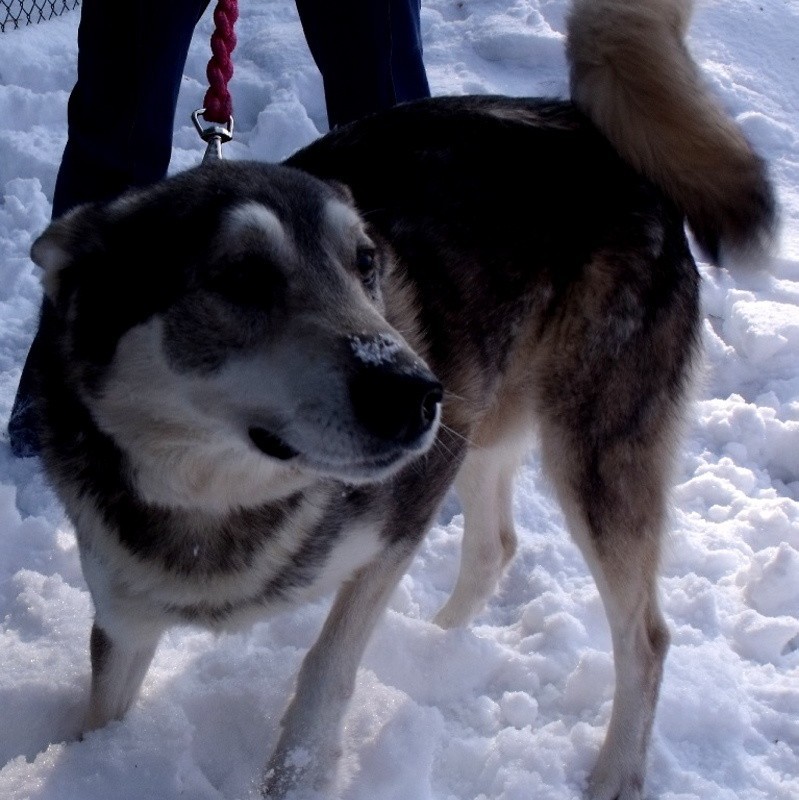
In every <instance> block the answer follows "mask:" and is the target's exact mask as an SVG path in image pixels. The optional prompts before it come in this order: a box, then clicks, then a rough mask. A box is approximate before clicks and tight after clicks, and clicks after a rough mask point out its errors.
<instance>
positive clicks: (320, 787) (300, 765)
mask: <svg viewBox="0 0 799 800" xmlns="http://www.w3.org/2000/svg"><path fill="white" fill-rule="evenodd" d="M323 749H324V748H323ZM327 750H328V752H325V753H320V752H317V753H312V752H310V751H309V750H307V749H306V748H303V747H294V748H292V749H287V750H283V749H278V750H277V751H276V752H275V753H274V755H273V756H272V758H271V759H270V760H269V765H268V766H267V768H266V769H265V770H264V774H263V778H262V780H261V785H260V793H261V796H262V797H264V798H266V799H267V800H330V795H329V794H326V793H325V790H326V788H327V787H328V784H329V782H330V775H331V773H332V772H333V771H334V770H335V764H336V761H337V760H338V755H339V750H338V748H328V749H327Z"/></svg>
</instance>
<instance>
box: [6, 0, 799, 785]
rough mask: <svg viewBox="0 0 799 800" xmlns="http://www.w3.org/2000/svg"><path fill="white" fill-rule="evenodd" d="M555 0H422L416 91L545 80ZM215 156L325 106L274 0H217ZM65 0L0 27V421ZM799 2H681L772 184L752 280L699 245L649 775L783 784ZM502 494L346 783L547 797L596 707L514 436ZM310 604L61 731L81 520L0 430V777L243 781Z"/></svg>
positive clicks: (599, 723) (351, 723)
mask: <svg viewBox="0 0 799 800" xmlns="http://www.w3.org/2000/svg"><path fill="white" fill-rule="evenodd" d="M566 8H567V2H566V0H511V2H507V1H506V0H424V10H423V24H424V37H425V47H426V50H425V53H426V61H427V64H428V70H429V77H430V82H431V85H432V88H433V91H434V93H435V94H464V93H486V92H503V93H506V94H514V95H521V94H554V95H561V96H563V95H565V94H566V90H567V77H566V67H565V61H564V55H563V44H564V43H563V30H564V15H565V12H566ZM240 9H241V19H240V22H239V25H238V28H237V32H238V35H239V45H238V48H237V50H236V52H235V56H234V59H235V67H236V73H235V77H234V80H233V82H232V84H231V90H232V93H233V102H234V109H235V111H234V113H235V116H236V130H237V137H236V140H235V141H234V142H233V143H232V144H230V145H228V146H227V147H228V149H227V151H226V155H227V156H228V157H238V156H242V157H255V158H260V159H266V160H277V159H280V158H283V157H284V156H285V155H287V154H288V153H290V152H291V151H293V150H295V149H296V148H298V147H299V146H301V145H303V144H305V143H306V142H308V141H310V140H311V139H313V138H315V137H316V136H318V135H319V134H320V133H321V132H323V131H324V119H325V117H324V98H323V94H322V88H321V81H320V78H319V76H318V73H317V72H316V70H315V68H314V65H313V62H312V61H311V59H310V56H309V54H308V51H307V49H306V46H305V42H304V40H303V37H302V33H301V30H300V27H299V23H298V21H297V17H296V12H295V10H294V5H293V3H290V2H287V1H286V0H240ZM77 24H78V14H77V13H72V14H68V15H65V16H63V17H61V18H59V19H56V20H52V21H50V22H48V23H45V24H40V25H37V26H31V27H28V28H24V29H21V30H18V31H12V32H9V33H5V34H2V35H0V198H2V199H1V200H0V424H1V425H2V427H3V429H4V428H5V421H6V419H7V416H8V412H9V410H10V407H11V403H12V400H13V396H14V391H15V388H16V383H17V380H18V377H19V372H20V368H21V365H22V363H23V360H24V356H25V352H26V349H27V346H28V343H29V341H30V339H31V337H32V335H33V331H34V325H35V318H36V312H37V307H38V303H39V297H40V289H39V284H38V277H37V274H36V269H35V268H34V267H33V265H32V263H31V262H30V260H29V258H28V250H29V247H30V244H31V242H32V240H33V238H34V237H35V236H36V235H37V234H38V233H39V232H40V231H41V230H42V229H43V228H44V227H45V225H46V223H47V221H48V219H49V215H50V200H51V197H52V188H53V181H54V178H55V172H56V169H57V166H58V162H59V158H60V154H61V149H62V147H63V144H64V136H65V117H66V101H67V96H68V92H69V89H70V88H71V85H72V82H73V80H74V64H75V55H76V42H75V39H76V29H77ZM210 31H211V20H210V15H207V16H206V18H205V19H204V20H203V21H202V23H201V24H200V26H199V28H198V32H197V36H196V38H195V42H194V45H193V48H192V52H191V55H190V58H189V61H188V64H187V68H186V78H185V82H184V86H183V90H182V93H181V97H180V106H179V111H178V119H177V127H176V136H175V152H174V159H173V169H174V170H179V169H182V168H184V167H188V166H190V165H193V164H195V163H197V162H198V161H199V159H200V157H201V153H202V144H201V142H200V141H199V139H198V138H197V136H196V133H195V131H194V129H193V127H192V125H191V122H190V113H191V111H192V110H194V108H196V107H197V106H199V105H200V104H201V102H202V97H203V95H204V92H205V88H206V85H205V78H204V69H205V64H206V61H207V60H208V57H209V45H208V37H209V35H210ZM798 42H799V0H704V2H701V4H700V7H699V9H698V11H697V14H696V16H695V20H694V24H693V27H692V29H691V34H690V39H689V43H690V47H691V50H692V52H693V53H694V55H695V57H696V58H697V60H698V61H699V62H700V64H701V65H702V68H703V70H704V72H705V75H706V76H707V79H708V81H709V82H710V85H711V87H712V89H713V90H714V92H716V93H717V95H718V97H719V98H720V100H721V101H722V103H723V104H724V106H725V107H726V108H727V109H728V110H729V112H730V113H731V114H733V115H734V116H735V117H736V118H737V119H738V120H739V121H740V123H741V124H742V125H743V127H744V129H745V131H746V133H747V135H748V136H749V137H750V138H751V140H752V141H753V142H754V143H755V145H756V146H757V147H758V148H759V149H760V151H761V152H762V153H763V155H764V156H766V158H767V159H768V160H769V161H770V163H771V167H772V172H773V176H774V180H775V182H776V185H777V188H778V192H779V197H780V201H781V204H782V210H783V228H782V235H781V240H780V247H779V253H778V256H777V263H776V270H775V275H774V277H759V278H750V279H748V280H747V281H746V282H744V281H743V279H741V278H738V277H734V276H731V275H730V274H728V273H727V272H725V271H718V270H715V269H712V268H710V267H708V266H706V265H702V266H701V269H702V274H703V277H704V302H705V308H706V321H705V328H704V339H705V345H706V352H707V370H706V373H705V376H704V380H703V382H702V385H701V386H699V388H698V391H697V399H696V403H695V405H694V406H693V409H692V414H691V418H690V423H691V424H690V427H689V430H688V435H687V440H686V445H685V448H684V450H683V451H682V457H681V460H680V464H679V472H678V483H677V486H676V490H675V494H674V497H675V505H674V514H673V525H672V531H671V535H670V540H669V543H668V546H667V550H666V556H665V560H664V564H663V579H662V594H663V606H664V610H665V613H666V615H667V618H668V622H669V625H670V627H671V630H672V633H673V646H672V648H671V651H670V654H669V658H668V661H667V665H666V673H665V680H664V684H663V691H662V696H661V700H660V705H659V709H658V714H657V718H656V722H655V729H654V737H653V743H652V751H651V767H650V771H649V779H648V784H647V786H648V789H647V792H648V796H649V797H652V798H661V800H700V799H701V800H796V798H797V797H799V228H797V222H799V63H798V62H797V59H798V58H799V56H797V43H798ZM515 512H516V519H517V522H518V527H519V533H520V537H521V546H520V552H519V555H518V558H517V559H516V561H515V563H514V564H513V565H512V567H511V568H510V570H509V572H508V574H507V576H506V578H505V579H504V581H503V582H502V585H501V587H500V591H499V593H498V594H497V596H496V597H495V598H494V599H493V600H492V602H491V603H490V605H489V606H488V608H487V609H486V610H485V612H484V613H482V614H481V615H480V617H479V618H478V619H477V620H476V622H475V624H474V625H473V626H472V627H471V628H469V629H468V630H460V631H455V632H443V631H441V630H439V629H438V628H437V627H435V626H434V625H432V624H431V623H430V622H429V620H430V619H431V617H432V615H433V614H434V612H435V611H436V610H437V609H438V607H439V606H440V605H441V603H442V602H443V601H444V599H445V597H446V596H447V593H448V591H449V589H450V588H451V586H452V584H453V581H454V578H455V574H456V569H457V560H458V548H459V540H460V534H461V529H462V516H461V514H460V510H459V508H458V506H457V504H456V502H455V501H454V500H453V501H451V502H449V503H448V504H447V505H446V507H445V509H444V512H443V513H442V515H441V518H440V520H439V523H438V524H437V525H436V526H435V527H434V528H433V530H432V531H431V533H430V535H429V537H428V539H427V542H426V544H425V545H424V547H423V549H422V551H421V552H420V554H419V556H418V558H417V559H416V561H415V563H414V564H413V567H412V569H411V571H410V573H409V574H408V575H407V576H406V577H405V578H404V580H403V581H402V584H401V586H400V588H399V589H398V591H397V592H396V594H395V596H394V598H393V600H392V602H391V607H390V611H389V612H388V614H387V615H386V617H385V618H384V620H383V621H382V623H381V624H380V625H379V627H378V629H377V631H376V634H375V636H374V639H373V641H372V643H371V646H370V647H369V649H368V651H367V654H366V657H365V659H364V661H363V666H362V669H361V671H360V674H359V680H358V685H357V690H356V693H355V696H354V699H353V703H352V707H351V712H350V714H349V717H348V720H347V726H346V732H345V752H344V757H343V762H342V770H341V775H340V777H339V793H340V795H341V797H342V798H345V799H346V800H395V799H396V800H531V798H535V799H536V800H566V799H567V798H574V797H576V796H578V795H579V792H580V790H581V787H582V784H583V781H584V779H585V776H586V774H587V772H588V771H589V769H590V768H591V766H592V763H593V760H594V758H595V755H596V751H597V748H598V746H599V744H600V741H601V739H602V736H603V732H604V728H605V725H606V724H607V722H608V717H609V712H610V706H611V691H612V677H613V665H612V661H611V656H610V642H609V634H608V630H607V626H606V622H605V619H604V615H603V611H602V608H601V605H600V601H599V597H598V595H597V592H596V589H595V588H594V585H593V583H592V580H591V578H590V577H589V575H588V572H587V570H586V567H585V565H584V563H583V561H582V560H581V557H580V555H579V553H578V551H577V550H576V548H575V547H574V545H572V543H571V542H570V541H569V538H568V536H567V535H566V534H565V533H564V530H563V521H562V518H561V516H560V512H559V510H558V507H557V505H556V503H555V502H554V499H553V498H552V496H551V495H550V493H549V491H548V489H547V487H546V486H545V485H544V484H543V483H542V481H541V471H540V466H539V462H538V460H537V458H536V457H535V456H532V457H531V458H530V460H529V461H528V462H527V464H526V465H525V467H524V469H523V471H522V473H521V475H520V478H519V481H518V486H517V491H516V497H515ZM326 608H327V604H326V603H319V604H316V605H313V606H310V607H306V608H302V609H299V610H297V611H295V612H292V613H288V614H285V615H283V616H280V617H276V618H273V619H271V620H269V621H266V622H264V623H262V624H260V625H258V626H256V627H255V628H254V629H253V630H252V631H250V632H247V633H242V634H237V635H225V636H222V637H220V638H214V637H213V636H211V635H210V634H207V633H203V632H198V631H195V630H190V629H185V630H175V631H173V632H172V633H170V634H169V635H168V636H166V638H165V639H164V641H163V642H162V645H161V647H160V649H159V651H158V653H157V655H156V658H155V661H154V664H153V667H152V669H151V671H150V673H149V676H148V678H147V680H146V683H145V686H144V691H143V694H142V697H141V699H140V700H139V702H138V703H137V704H136V705H135V707H134V708H133V709H132V711H131V712H130V713H129V715H128V716H127V717H126V719H125V720H124V721H122V722H120V723H114V724H112V725H110V726H108V727H107V728H105V729H104V730H100V731H97V732H95V733H92V734H91V735H89V736H88V737H86V739H85V740H84V741H81V742H77V741H75V740H74V739H73V738H72V737H73V735H74V732H75V730H76V725H77V724H78V721H79V719H80V716H81V714H82V711H83V704H84V703H85V699H86V695H87V690H88V680H89V664H88V649H87V637H88V633H89V627H90V622H91V606H90V600H89V596H88V594H87V591H86V587H85V584H84V582H83V579H82V577H81V573H80V568H79V565H78V557H77V552H76V546H75V538H74V534H73V532H72V529H71V527H70V525H69V524H68V523H67V522H66V521H65V519H64V517H63V514H62V510H61V508H60V506H59V505H58V503H57V502H56V501H55V499H54V496H53V495H52V493H51V492H50V490H49V489H48V488H47V486H46V484H45V482H44V479H43V476H42V474H41V469H40V465H39V463H38V461H37V460H25V461H18V460H14V459H13V458H12V457H11V454H10V452H9V449H8V445H7V443H6V442H0V620H1V623H0V624H1V626H2V627H0V765H3V766H2V769H0V797H2V798H3V799H4V800H28V799H29V798H36V799H37V800H107V799H108V798H114V799H115V800H127V799H128V798H130V800H133V799H134V798H135V800H148V799H149V798H153V800H173V799H174V800H177V798H191V799H192V800H212V799H213V800H217V799H218V798H219V799H221V798H226V799H233V798H242V797H244V796H245V795H246V794H247V793H248V792H249V790H250V788H251V784H252V781H253V780H254V779H255V777H256V776H257V775H258V773H259V770H260V768H261V766H262V762H263V759H264V757H265V754H266V752H267V750H268V748H269V746H270V744H271V743H272V742H273V741H274V736H275V732H276V727H277V723H278V720H279V717H280V714H281V712H282V709H283V706H284V703H285V701H286V698H287V696H288V694H289V692H290V688H291V682H292V679H293V676H294V673H295V670H296V668H297V666H298V664H299V661H300V659H301V658H302V656H303V654H304V652H305V649H306V648H307V646H308V645H309V644H310V643H311V642H312V641H313V638H314V636H315V634H316V632H317V630H318V629H319V626H320V624H321V622H322V619H323V617H324V614H325V611H326Z"/></svg>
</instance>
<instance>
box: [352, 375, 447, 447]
mask: <svg viewBox="0 0 799 800" xmlns="http://www.w3.org/2000/svg"><path fill="white" fill-rule="evenodd" d="M443 394H444V392H443V389H442V387H441V384H440V383H439V382H438V381H437V380H435V378H433V377H432V375H429V374H427V375H426V374H424V373H421V374H420V373H419V372H416V371H414V372H406V371H399V370H397V368H396V366H395V367H393V368H392V367H391V366H389V365H383V364H374V365H368V366H363V367H361V368H360V369H359V370H358V372H357V373H356V375H355V376H354V377H353V378H352V380H351V382H350V398H351V400H352V407H353V410H354V411H355V416H356V417H357V419H358V421H359V422H360V423H361V424H362V425H363V426H364V427H365V428H366V429H367V430H368V431H369V432H370V433H371V434H373V435H374V436H377V437H379V438H380V439H385V440H391V441H394V442H399V443H401V444H410V443H411V442H413V441H414V440H415V439H418V438H419V437H420V436H421V435H422V434H423V433H425V431H428V430H429V429H430V427H431V426H432V424H433V422H434V421H435V419H436V412H437V410H438V404H439V403H440V402H441V398H442V397H443Z"/></svg>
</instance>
